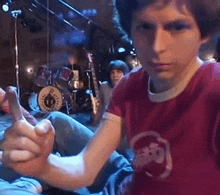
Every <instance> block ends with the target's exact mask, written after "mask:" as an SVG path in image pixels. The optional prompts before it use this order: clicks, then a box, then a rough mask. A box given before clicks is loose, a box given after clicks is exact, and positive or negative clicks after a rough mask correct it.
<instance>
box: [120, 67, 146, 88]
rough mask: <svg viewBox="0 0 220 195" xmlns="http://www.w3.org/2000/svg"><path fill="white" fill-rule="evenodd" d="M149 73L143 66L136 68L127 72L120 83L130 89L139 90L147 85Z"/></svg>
mask: <svg viewBox="0 0 220 195" xmlns="http://www.w3.org/2000/svg"><path fill="white" fill-rule="evenodd" d="M147 81H148V75H147V73H146V72H145V71H144V69H143V67H138V68H134V69H133V70H132V71H131V72H129V73H128V74H126V75H125V76H124V78H123V79H122V81H121V82H120V83H119V84H120V87H124V88H125V89H129V90H138V89H139V88H141V87H142V85H147V83H146V82H147Z"/></svg>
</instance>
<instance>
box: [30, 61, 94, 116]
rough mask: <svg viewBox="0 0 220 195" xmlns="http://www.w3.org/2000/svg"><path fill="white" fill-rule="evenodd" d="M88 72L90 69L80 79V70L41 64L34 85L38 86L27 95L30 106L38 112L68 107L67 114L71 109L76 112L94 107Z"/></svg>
mask: <svg viewBox="0 0 220 195" xmlns="http://www.w3.org/2000/svg"><path fill="white" fill-rule="evenodd" d="M88 72H90V70H87V71H84V73H85V75H83V77H82V80H80V77H79V74H81V73H80V70H73V69H72V70H71V69H69V68H68V67H62V68H60V69H55V70H53V71H52V70H50V69H49V68H48V67H47V66H45V65H42V66H40V67H39V68H38V70H37V73H36V76H35V77H34V79H33V85H34V86H37V88H36V87H35V90H34V92H32V93H29V94H28V98H27V97H26V99H28V106H29V108H30V109H31V110H33V111H36V112H39V111H44V112H52V111H58V110H61V109H62V108H66V112H67V114H69V112H70V111H71V110H72V111H73V112H74V113H75V112H78V111H81V110H85V109H86V110H90V109H92V107H91V100H90V95H89V94H90V91H91V86H90V82H88V79H90V78H88V77H87V75H88ZM88 83H89V85H88ZM36 89H37V90H36Z"/></svg>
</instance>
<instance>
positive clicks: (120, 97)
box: [103, 77, 126, 121]
mask: <svg viewBox="0 0 220 195" xmlns="http://www.w3.org/2000/svg"><path fill="white" fill-rule="evenodd" d="M125 85H126V78H125V77H124V78H123V79H122V80H121V81H120V82H119V84H118V85H117V87H116V88H115V89H114V90H113V93H112V98H111V100H110V103H109V105H108V106H107V107H106V112H105V114H104V116H103V117H104V118H110V119H112V120H114V121H116V120H120V119H121V118H124V116H125Z"/></svg>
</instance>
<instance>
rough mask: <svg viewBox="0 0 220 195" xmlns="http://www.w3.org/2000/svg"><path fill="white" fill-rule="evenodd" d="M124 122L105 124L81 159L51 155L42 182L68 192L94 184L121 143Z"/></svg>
mask: <svg viewBox="0 0 220 195" xmlns="http://www.w3.org/2000/svg"><path fill="white" fill-rule="evenodd" d="M118 118H119V117H118ZM121 123H122V122H121V121H120V120H119V121H118V122H115V121H111V120H106V121H104V122H103V123H102V124H101V125H100V127H99V128H98V130H97V133H96V134H95V136H94V138H93V139H92V140H91V142H90V143H89V144H88V145H87V147H86V148H85V149H84V150H83V151H82V152H81V153H80V154H79V155H77V156H72V157H58V156H55V155H52V154H51V155H50V156H49V158H48V165H47V167H46V169H45V170H44V172H43V173H42V174H41V175H40V176H39V179H41V180H43V181H45V182H46V183H48V184H50V185H52V186H56V187H58V188H62V189H65V190H74V189H77V188H80V187H84V186H90V185H92V183H93V182H94V180H95V178H96V177H97V175H98V173H99V172H100V170H101V169H102V167H103V166H104V164H105V163H106V162H107V160H108V159H109V157H110V155H111V154H112V152H113V151H114V150H115V149H116V147H117V146H118V144H119V142H120V140H121V137H122V132H121V126H122V124H121Z"/></svg>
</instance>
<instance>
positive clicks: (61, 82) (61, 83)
mask: <svg viewBox="0 0 220 195" xmlns="http://www.w3.org/2000/svg"><path fill="white" fill-rule="evenodd" d="M72 77H73V72H72V71H71V70H70V69H69V68H67V67H63V68H61V69H59V70H57V73H56V75H55V79H54V83H55V85H57V86H58V87H59V88H69V83H70V80H71V78H72Z"/></svg>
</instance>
